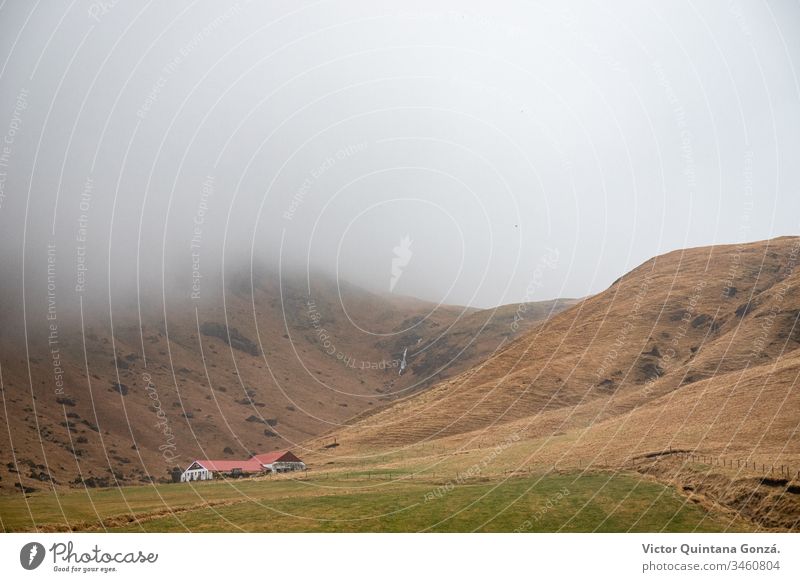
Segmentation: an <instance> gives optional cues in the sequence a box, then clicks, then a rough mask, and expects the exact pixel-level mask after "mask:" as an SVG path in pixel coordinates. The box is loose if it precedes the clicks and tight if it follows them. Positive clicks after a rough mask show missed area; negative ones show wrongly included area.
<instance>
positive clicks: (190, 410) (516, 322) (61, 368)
mask: <svg viewBox="0 0 800 582" xmlns="http://www.w3.org/2000/svg"><path fill="white" fill-rule="evenodd" d="M223 299H224V300H223ZM572 303H573V302H572V301H569V300H565V301H552V302H542V303H541V304H537V303H530V304H525V305H521V306H516V305H514V306H505V307H502V308H499V309H497V310H474V309H468V308H461V307H452V306H442V305H434V304H431V303H427V302H424V301H419V300H415V299H410V298H405V297H397V296H391V295H385V296H383V295H377V294H373V293H370V292H367V291H364V290H363V289H360V288H357V287H354V286H351V285H348V284H346V283H343V282H337V281H334V280H330V279H326V278H325V277H316V278H315V279H313V280H312V282H311V284H309V283H307V282H306V281H302V280H301V279H299V278H297V277H294V276H292V277H288V278H286V277H284V278H283V279H282V280H279V278H278V277H277V276H275V275H274V274H269V275H267V274H264V275H261V276H257V277H256V279H255V280H251V278H250V276H245V275H242V276H238V277H231V278H230V279H229V281H228V284H227V287H226V290H225V294H224V298H222V297H220V298H214V301H207V302H204V303H199V302H192V301H187V300H186V299H185V298H176V297H173V296H170V295H167V296H166V297H165V302H164V303H158V302H153V301H152V298H150V299H149V300H148V301H142V302H141V303H140V304H137V303H135V302H130V301H126V302H122V301H120V302H117V303H115V304H114V308H113V309H112V310H111V315H113V318H112V317H111V316H110V315H109V313H108V312H104V311H103V310H97V309H94V310H93V309H90V308H88V307H86V308H85V309H83V311H82V313H59V315H58V319H57V322H58V324H57V325H56V327H55V331H54V330H53V329H52V328H51V327H50V324H51V323H53V321H56V320H53V321H48V319H47V317H46V313H45V314H42V311H41V310H37V311H36V317H32V316H31V315H30V313H29V315H28V317H27V319H26V320H25V326H24V327H23V326H22V325H21V323H22V321H21V316H20V313H21V310H20V311H17V312H12V313H11V314H10V315H8V316H7V317H6V324H5V325H4V326H3V330H4V331H3V333H2V335H1V336H0V347H1V349H0V354H2V361H0V365H2V368H0V374H1V375H2V396H3V404H4V406H3V408H2V409H0V415H2V417H3V422H5V423H7V425H8V427H9V432H8V433H7V434H4V435H2V436H0V456H2V458H3V459H4V463H3V466H2V467H0V488H2V489H5V490H9V489H13V488H16V489H21V488H25V490H28V491H29V490H31V488H33V489H41V488H43V487H49V486H50V485H51V483H52V484H55V485H68V484H73V485H80V484H82V483H85V484H87V485H90V486H98V485H99V486H102V485H113V484H115V483H130V482H147V481H149V480H151V479H164V478H166V477H167V476H168V471H169V470H170V469H172V468H173V467H175V466H180V467H183V466H184V465H186V464H187V462H188V461H189V460H191V459H193V458H198V457H203V458H240V457H242V456H247V455H249V454H250V453H251V452H263V451H269V450H273V449H278V448H286V447H296V446H297V443H299V442H301V441H304V440H306V439H308V438H310V437H314V436H316V435H320V434H323V433H327V432H330V431H331V430H332V429H335V428H336V427H338V426H340V425H341V424H342V423H344V422H346V421H347V420H348V419H349V418H351V417H353V416H354V415H358V414H360V413H363V412H365V411H368V410H370V409H372V408H378V407H380V406H382V405H385V404H386V403H389V402H391V401H393V400H394V399H397V398H399V397H402V396H404V395H407V394H411V393H415V392H418V391H421V390H423V389H425V388H427V387H428V386H429V385H431V384H432V383H434V382H435V381H439V380H441V379H443V378H448V377H450V376H452V375H453V374H457V373H459V372H461V371H463V370H464V369H467V368H469V367H471V366H472V365H474V364H475V363H477V362H479V361H481V360H483V359H485V358H486V357H488V356H489V355H490V354H491V353H492V352H493V351H494V350H496V349H497V348H498V347H501V346H502V345H504V344H505V342H507V341H508V340H510V339H512V338H513V337H515V336H516V335H517V334H519V333H521V332H523V331H524V330H526V329H530V328H531V327H533V326H535V325H537V324H538V323H539V322H540V320H541V319H544V318H546V317H547V316H549V315H551V314H554V313H557V312H558V311H560V310H561V309H563V308H565V307H567V306H569V305H571V304H572ZM36 307H37V308H38V307H39V306H38V305H37V306H36ZM28 311H29V312H32V311H33V310H32V307H31V306H30V305H29V306H28ZM54 325H55V324H54ZM23 332H24V333H23ZM404 351H406V362H407V367H406V369H405V370H404V373H403V374H402V375H400V374H399V371H400V362H401V361H402V358H403V352H404Z"/></svg>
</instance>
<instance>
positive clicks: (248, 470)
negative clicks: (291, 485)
mask: <svg viewBox="0 0 800 582" xmlns="http://www.w3.org/2000/svg"><path fill="white" fill-rule="evenodd" d="M305 468H306V464H305V463H304V462H303V461H301V460H300V459H299V458H298V457H297V456H296V455H295V454H294V453H292V452H291V451H275V452H272V453H263V454H261V455H254V456H253V457H251V458H250V459H248V460H246V461H229V460H224V461H211V460H207V459H196V460H194V461H192V463H191V465H189V467H187V469H186V470H185V471H184V472H183V473H182V474H181V482H186V481H207V480H208V479H214V478H215V477H217V476H230V477H244V476H248V475H258V474H260V473H286V472H288V471H302V470H304V469H305Z"/></svg>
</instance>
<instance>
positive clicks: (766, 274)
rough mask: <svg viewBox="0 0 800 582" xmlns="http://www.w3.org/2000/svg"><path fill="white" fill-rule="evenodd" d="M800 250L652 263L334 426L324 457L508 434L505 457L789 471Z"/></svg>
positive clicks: (670, 257) (788, 247)
mask: <svg viewBox="0 0 800 582" xmlns="http://www.w3.org/2000/svg"><path fill="white" fill-rule="evenodd" d="M799 258H800V238H795V237H791V238H789V237H786V238H779V239H775V240H771V241H765V242H757V243H751V244H745V245H729V246H716V247H704V248H696V249H688V250H682V251H675V252H671V253H668V254H666V255H663V256H659V257H656V258H654V259H651V260H649V261H647V262H646V263H644V264H643V265H641V266H639V267H638V268H636V269H634V270H633V271H631V272H630V273H628V274H627V275H625V276H624V277H622V278H621V279H619V280H618V281H616V282H615V283H614V284H613V285H612V286H611V287H610V288H609V289H607V290H606V291H604V292H603V293H600V294H598V295H596V296H594V297H591V298H589V299H586V300H584V301H582V302H581V303H579V304H577V305H575V306H574V307H572V308H570V309H568V310H566V311H564V312H562V313H560V314H558V315H556V316H555V317H552V318H551V319H549V320H548V321H547V322H545V323H544V324H542V325H540V326H538V327H536V328H534V329H533V330H531V331H529V332H527V333H526V334H525V335H523V336H521V337H520V338H518V339H516V340H515V341H513V342H512V343H510V345H508V346H507V347H506V348H504V349H503V350H502V351H501V352H499V353H497V354H495V355H494V356H492V357H490V358H489V359H488V360H487V361H485V362H482V363H481V364H479V365H477V366H475V367H474V368H472V369H470V370H468V371H466V372H464V373H462V374H460V375H458V376H457V377H454V378H451V379H449V380H446V381H443V382H441V383H440V384H439V385H437V386H435V387H433V388H431V389H430V390H428V391H426V392H424V393H421V394H417V395H413V396H410V397H408V398H405V399H403V400H401V401H399V402H397V403H395V404H393V405H392V406H391V407H389V408H388V409H386V410H383V411H381V412H380V413H378V414H374V415H371V416H369V417H368V418H365V419H363V420H362V421H361V422H359V423H357V424H356V425H354V426H352V427H349V428H348V429H346V430H342V431H338V432H337V433H336V435H335V436H336V437H337V438H338V442H339V443H340V445H341V446H340V447H338V448H337V450H336V453H335V454H336V455H339V457H338V460H339V461H341V460H343V459H347V457H348V455H349V454H352V458H359V456H360V455H362V454H363V453H365V452H368V451H376V450H385V451H389V450H399V449H404V448H408V447H415V446H421V445H420V443H430V442H432V441H437V439H438V441H437V442H438V443H440V445H439V446H440V447H442V448H443V449H444V450H466V449H470V448H480V447H484V446H490V445H491V444H492V443H497V442H501V441H503V440H504V439H506V438H507V437H508V436H509V435H513V436H514V437H516V438H517V439H520V440H519V443H518V444H515V446H514V449H515V450H517V453H518V454H515V455H507V458H508V460H509V463H510V464H511V465H513V464H514V463H516V462H520V463H530V462H537V461H542V462H545V461H547V462H558V461H559V460H571V461H575V462H577V461H578V460H582V461H583V462H591V461H598V462H600V461H602V462H603V463H621V462H623V461H624V460H626V459H628V458H629V457H631V456H633V455H636V454H641V453H646V452H648V451H653V450H661V449H665V448H668V447H673V448H685V449H692V450H694V449H698V450H704V451H706V452H708V453H713V454H719V455H737V456H739V457H741V458H745V457H748V458H756V457H757V458H758V459H759V460H764V461H765V462H768V463H773V462H778V463H780V462H786V463H789V462H792V463H794V464H795V465H798V467H797V468H798V469H800V438H798V437H800V435H799V434H798V430H799V429H800V396H798V390H797V379H798V373H800V352H798V351H797V350H798V347H800V322H798V316H799V315H800V293H798V284H800V273H799V272H798V271H797V268H796V267H797V262H798V259H799ZM320 454H321V455H322V457H321V458H327V455H323V454H322V453H320ZM512 457H513V460H512Z"/></svg>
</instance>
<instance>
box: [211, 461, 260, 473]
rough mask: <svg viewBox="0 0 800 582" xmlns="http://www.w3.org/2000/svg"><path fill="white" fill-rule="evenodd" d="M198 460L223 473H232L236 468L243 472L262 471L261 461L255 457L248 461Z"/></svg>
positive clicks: (212, 469)
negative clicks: (255, 459)
mask: <svg viewBox="0 0 800 582" xmlns="http://www.w3.org/2000/svg"><path fill="white" fill-rule="evenodd" d="M196 462H197V463H199V464H200V465H202V466H203V467H204V468H205V469H208V470H209V471H220V472H222V473H230V472H231V471H233V470H234V469H241V470H242V472H243V473H258V472H260V471H261V463H259V462H258V461H254V460H253V459H249V460H247V461H209V460H199V459H198V460H197V461H196Z"/></svg>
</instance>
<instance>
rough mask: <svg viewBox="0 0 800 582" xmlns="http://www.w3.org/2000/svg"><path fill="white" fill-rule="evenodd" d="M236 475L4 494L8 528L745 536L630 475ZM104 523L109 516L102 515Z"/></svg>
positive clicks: (0, 507)
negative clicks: (235, 477) (464, 478)
mask: <svg viewBox="0 0 800 582" xmlns="http://www.w3.org/2000/svg"><path fill="white" fill-rule="evenodd" d="M350 477H351V478H349V479H346V480H343V479H321V478H309V479H307V480H302V481H294V480H285V479H281V480H273V481H270V480H237V481H227V482H223V481H215V482H207V483H200V484H194V485H190V484H171V485H159V486H141V487H126V488H122V489H90V490H80V491H78V490H75V491H68V492H64V493H60V494H59V495H58V496H56V495H55V494H53V493H35V494H32V495H30V496H28V498H24V497H22V496H19V495H15V496H4V497H0V519H2V528H3V529H4V530H5V531H31V530H35V529H36V528H39V529H41V530H43V531H60V530H67V529H69V528H72V529H75V530H101V531H102V530H104V529H105V530H108V531H132V532H179V531H193V532H217V531H232V532H233V531H236V532H241V531H245V532H252V531H263V532H337V531H338V532H417V531H436V532H452V531H455V532H469V531H485V532H512V531H532V532H533V531H547V532H553V531H568V532H591V531H604V532H619V531H671V532H685V531H704V532H705V531H743V530H748V529H752V528H751V526H749V525H748V524H747V523H745V522H742V521H740V520H734V521H731V518H730V517H728V516H725V515H722V514H715V513H709V512H708V511H706V510H705V509H703V508H702V507H700V506H698V505H696V504H693V503H691V502H688V501H687V500H686V498H685V497H682V496H681V495H679V494H678V493H677V492H676V491H675V490H674V489H672V488H669V487H666V486H663V485H660V484H657V483H653V482H650V481H642V480H641V479H640V478H639V477H638V476H637V475H626V474H610V473H609V474H605V473H593V474H581V473H574V474H550V475H542V476H531V477H524V478H523V477H515V478H512V479H507V480H502V479H499V478H498V479H496V480H492V481H489V480H487V481H470V482H465V483H456V482H453V481H450V482H444V481H441V480H439V481H436V480H433V479H426V480H413V481H411V480H402V481H397V480H389V479H385V480H377V479H374V478H373V479H369V478H367V475H366V474H365V475H361V476H359V475H351V476H350ZM98 516H99V517H98Z"/></svg>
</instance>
